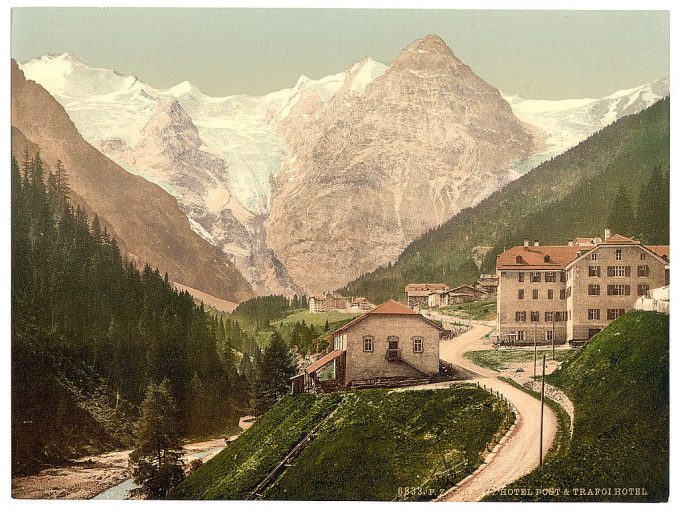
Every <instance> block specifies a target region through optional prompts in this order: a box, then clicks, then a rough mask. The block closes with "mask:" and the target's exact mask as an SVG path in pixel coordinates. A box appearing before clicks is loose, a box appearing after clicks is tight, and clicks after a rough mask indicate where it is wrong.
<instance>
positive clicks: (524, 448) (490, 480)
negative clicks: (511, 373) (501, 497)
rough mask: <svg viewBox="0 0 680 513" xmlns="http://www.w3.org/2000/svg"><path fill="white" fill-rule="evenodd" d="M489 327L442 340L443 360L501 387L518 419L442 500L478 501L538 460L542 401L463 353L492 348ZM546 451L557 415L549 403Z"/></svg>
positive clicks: (476, 326)
mask: <svg viewBox="0 0 680 513" xmlns="http://www.w3.org/2000/svg"><path fill="white" fill-rule="evenodd" d="M491 329H492V328H490V327H489V326H487V325H484V324H480V323H475V322H474V321H473V327H472V329H471V330H470V331H468V332H467V333H464V334H462V335H460V336H458V337H456V338H454V339H451V340H446V341H442V344H441V347H440V356H441V358H442V360H446V361H448V362H451V363H453V364H454V365H457V366H459V367H463V368H465V369H467V370H470V371H472V372H475V373H477V374H479V375H480V378H479V379H475V380H474V381H478V382H479V384H480V385H486V387H487V388H491V389H493V391H494V392H496V391H499V392H501V393H502V394H503V395H504V396H505V397H507V399H508V401H510V403H511V404H512V405H513V406H514V407H515V409H516V410H517V413H518V420H517V423H516V424H515V427H514V429H513V431H512V432H511V433H510V434H509V436H508V437H507V439H506V440H505V442H504V443H502V444H501V446H500V448H499V449H498V450H497V452H496V453H494V454H492V456H491V458H489V459H487V463H485V464H482V466H481V467H480V468H479V469H478V471H477V472H476V473H474V474H472V475H471V476H468V477H467V478H466V479H464V480H463V481H461V483H460V484H459V485H458V486H455V487H453V488H452V489H450V490H448V491H447V492H446V493H445V494H443V495H442V496H441V497H440V498H439V499H438V500H441V501H459V502H460V501H466V502H467V501H478V500H480V499H481V498H482V497H484V496H485V495H488V494H489V493H491V492H493V491H495V490H498V489H500V488H502V487H504V486H506V485H508V484H510V483H512V482H513V481H514V480H516V479H517V478H519V477H521V476H523V475H525V474H527V473H529V472H531V471H532V470H533V469H534V468H536V467H537V466H538V464H539V439H540V416H541V402H540V401H539V400H537V399H534V398H533V397H532V396H530V395H528V394H526V393H524V392H522V391H521V390H518V389H517V388H515V387H513V386H511V385H509V384H507V383H505V382H504V381H501V380H499V379H498V378H497V377H496V376H497V375H498V373H497V372H495V371H492V370H489V369H485V368H483V367H479V366H478V365H475V364H474V363H472V362H471V361H469V360H468V359H467V358H464V357H463V354H464V353H466V352H468V351H475V350H483V349H492V347H491V341H490V340H489V339H486V338H485V335H486V334H487V333H489V331H490V330H491ZM543 428H544V429H543V454H544V455H545V454H546V453H547V452H548V449H549V448H550V446H551V445H552V442H553V440H554V438H555V434H556V433H557V419H556V417H555V414H554V413H553V411H552V410H551V409H550V408H548V407H547V406H546V407H545V409H544V424H543Z"/></svg>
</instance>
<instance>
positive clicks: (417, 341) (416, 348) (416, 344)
mask: <svg viewBox="0 0 680 513" xmlns="http://www.w3.org/2000/svg"><path fill="white" fill-rule="evenodd" d="M413 352H414V353H422V352H423V339H422V338H420V337H414V338H413Z"/></svg>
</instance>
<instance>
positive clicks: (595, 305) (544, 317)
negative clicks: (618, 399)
mask: <svg viewBox="0 0 680 513" xmlns="http://www.w3.org/2000/svg"><path fill="white" fill-rule="evenodd" d="M668 269H669V247H668V246H647V245H643V244H641V243H640V241H637V240H633V239H630V238H627V237H624V236H621V235H616V234H610V233H609V230H608V229H607V230H606V231H605V238H604V240H602V239H600V238H597V237H594V238H578V239H574V240H572V241H569V242H568V243H567V245H566V246H541V245H540V244H539V241H534V244H533V245H529V241H528V240H527V239H525V241H524V245H523V246H515V247H512V248H510V249H508V250H506V251H504V252H503V253H501V254H500V255H499V256H498V257H497V260H496V270H497V276H498V280H499V281H498V292H497V297H498V303H497V325H498V334H499V335H498V336H499V339H500V341H502V342H503V341H505V342H508V341H510V342H515V341H517V342H530V343H533V342H534V341H536V342H537V343H546V342H548V343H550V342H552V341H553V340H554V341H555V342H556V343H563V342H567V341H570V342H571V341H585V340H588V339H589V338H591V337H592V336H594V335H595V334H596V333H598V332H599V331H600V330H602V329H603V328H604V327H606V326H607V325H608V324H609V323H611V322H612V321H614V320H616V319H618V318H619V317H620V316H621V315H623V314H624V313H625V312H626V311H628V310H631V309H633V308H634V306H635V302H636V300H637V299H638V298H639V297H641V296H645V295H646V294H647V292H648V291H649V290H650V289H654V288H658V287H662V286H664V285H668V279H669V274H668Z"/></svg>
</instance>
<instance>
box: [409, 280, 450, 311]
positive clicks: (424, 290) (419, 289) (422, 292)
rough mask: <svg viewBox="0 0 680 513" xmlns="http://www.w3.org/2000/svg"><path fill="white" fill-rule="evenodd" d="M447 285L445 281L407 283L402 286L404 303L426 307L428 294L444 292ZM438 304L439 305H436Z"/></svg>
mask: <svg viewBox="0 0 680 513" xmlns="http://www.w3.org/2000/svg"><path fill="white" fill-rule="evenodd" d="M448 291H449V287H448V286H447V285H446V284H445V283H409V284H408V285H406V287H405V288H404V295H405V297H406V304H407V305H408V306H409V307H410V308H419V307H426V306H428V305H429V302H430V299H429V297H430V294H432V293H437V294H440V295H441V294H446V293H448ZM437 306H439V305H437Z"/></svg>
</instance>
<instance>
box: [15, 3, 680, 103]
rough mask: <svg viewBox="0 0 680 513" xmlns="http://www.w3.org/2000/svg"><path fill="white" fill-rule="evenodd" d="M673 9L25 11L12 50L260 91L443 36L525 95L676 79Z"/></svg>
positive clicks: (474, 64) (219, 90)
mask: <svg viewBox="0 0 680 513" xmlns="http://www.w3.org/2000/svg"><path fill="white" fill-rule="evenodd" d="M669 27H670V25H669V14H668V12H666V11H489V10H487V11H481V10H475V11H472V10H457V11H456V10H432V9H429V10H403V9H401V10H383V9H233V8H232V9H160V8H159V9H155V8H142V9H134V8H105V9H97V8H18V9H13V11H12V38H11V42H12V49H11V53H12V57H14V58H15V59H17V60H18V61H19V62H23V61H26V60H29V59H32V58H35V57H39V56H41V55H43V54H46V53H63V52H69V53H72V54H74V55H75V56H77V57H78V58H80V59H81V60H83V61H85V62H86V63H88V64H89V65H91V66H96V67H103V68H109V69H113V70H116V71H118V72H120V73H123V74H126V75H135V76H137V77H138V78H139V79H140V80H142V81H143V82H146V83H148V84H150V85H151V86H152V87H156V88H166V87H170V86H173V85H175V84H177V83H179V82H182V81H184V80H188V81H189V82H191V83H192V84H194V85H195V86H197V87H198V88H199V89H200V90H201V91H203V92H204V93H206V94H210V95H213V96H225V95H231V94H239V93H245V94H250V95H260V94H265V93H268V92H272V91H276V90H279V89H283V88H286V87H292V86H293V85H294V84H295V82H296V81H297V79H298V77H299V76H300V75H302V74H304V75H307V76H309V77H311V78H315V79H316V78H321V77H322V76H325V75H330V74H335V73H338V72H341V71H343V70H345V69H347V68H348V67H349V66H351V65H352V64H354V63H355V62H358V61H359V60H361V59H363V58H364V57H367V56H371V57H373V58H374V59H375V60H378V61H381V62H383V63H385V64H389V63H390V62H391V61H392V60H394V59H395V58H396V57H397V56H398V55H399V52H400V51H401V50H402V49H403V48H405V47H406V46H408V45H409V44H410V43H411V42H412V41H413V40H415V39H418V38H421V37H424V36H425V35H427V34H437V35H439V36H440V37H441V38H442V39H443V40H444V41H446V43H447V44H448V45H449V47H450V48H451V49H452V50H453V52H454V53H455V54H456V55H457V56H458V57H459V58H460V59H461V60H463V62H465V63H466V64H468V65H469V66H470V67H471V68H472V69H473V70H474V71H475V73H477V74H478V75H479V76H480V77H482V78H483V79H484V80H486V81H487V82H489V83H490V84H491V85H493V86H495V87H497V88H498V89H500V90H501V91H503V92H504V93H506V94H519V95H522V96H524V97H527V98H536V99H562V98H581V97H601V96H605V95H607V94H610V93H612V92H614V91H616V90H619V89H626V88H630V87H634V86H638V85H640V84H643V83H646V82H650V81H652V80H656V79H658V78H665V77H668V76H669V73H670V72H669V30H670V28H669Z"/></svg>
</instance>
